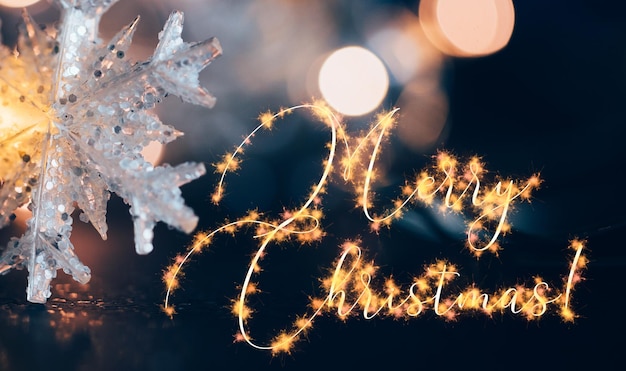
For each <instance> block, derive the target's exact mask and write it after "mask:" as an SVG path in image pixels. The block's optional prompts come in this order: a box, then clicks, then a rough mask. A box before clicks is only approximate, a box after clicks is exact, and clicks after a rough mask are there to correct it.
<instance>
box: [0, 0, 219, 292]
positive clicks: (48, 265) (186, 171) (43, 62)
mask: <svg viewBox="0 0 626 371" xmlns="http://www.w3.org/2000/svg"><path fill="white" fill-rule="evenodd" d="M115 2H116V0H56V1H55V3H56V4H57V5H59V6H60V7H61V9H62V19H61V22H60V26H59V29H58V30H56V32H54V33H55V35H54V36H52V35H51V34H52V33H53V32H50V33H49V32H47V31H46V30H42V29H40V27H38V26H37V25H36V24H35V23H34V22H33V21H32V19H31V18H30V17H29V16H28V15H27V14H26V13H25V14H24V24H23V27H22V29H21V34H20V37H19V40H18V46H17V52H15V51H13V50H9V49H8V48H6V47H1V48H0V182H1V183H0V226H4V225H6V224H7V223H9V221H10V220H11V216H12V213H13V211H14V210H15V209H16V208H17V207H20V206H22V205H24V204H27V203H29V202H30V206H29V207H30V209H31V210H32V217H31V218H30V219H29V220H28V222H27V229H26V232H25V233H24V235H23V236H21V237H20V238H19V239H18V238H14V239H13V240H11V241H10V242H9V244H8V246H7V247H6V249H5V250H4V251H3V253H2V255H1V256H0V273H3V272H7V271H9V270H10V269H11V268H23V267H26V268H27V269H28V271H29V280H28V288H27V299H28V300H29V301H32V302H39V303H43V302H45V301H46V299H47V298H48V297H49V296H50V281H51V280H52V279H53V278H54V277H56V271H57V270H58V269H63V271H64V272H66V273H67V274H71V275H72V276H73V278H74V279H75V280H76V281H78V282H81V283H85V282H87V281H89V279H90V270H89V268H88V267H86V266H85V265H83V264H82V263H81V262H80V261H79V259H78V258H77V256H76V254H75V253H74V247H73V246H72V244H71V242H70V233H71V230H72V222H73V221H72V216H71V215H72V212H73V211H74V209H75V208H79V209H80V210H82V213H81V214H80V219H81V220H83V221H87V220H89V221H90V222H91V224H92V225H93V226H94V227H95V228H96V229H97V230H98V232H99V233H100V235H101V236H102V238H106V233H107V224H106V207H107V202H108V200H109V195H110V192H114V193H116V194H117V195H119V196H120V197H122V198H123V199H124V201H125V202H126V203H128V204H129V205H130V206H131V207H130V213H131V214H132V217H133V222H134V232H135V248H136V250H137V252H138V253H139V254H147V253H149V252H150V251H151V250H152V248H153V246H152V237H153V232H152V231H153V227H154V225H155V223H156V222H158V221H163V222H165V223H167V224H169V225H171V226H174V227H176V228H178V229H180V230H182V231H185V232H191V231H192V230H193V229H194V228H195V226H196V223H197V217H196V216H195V215H194V213H193V211H192V210H191V209H190V208H188V207H187V206H185V204H184V200H183V198H182V197H181V191H180V189H179V187H180V186H181V185H183V184H185V183H187V182H189V181H191V180H194V179H196V178H198V177H199V176H201V175H202V174H204V172H205V169H204V167H203V165H201V164H193V163H185V164H182V165H179V166H176V167H171V166H168V165H164V166H158V167H154V166H152V165H151V164H150V163H148V162H147V161H146V160H144V158H143V157H142V155H141V150H142V149H143V148H144V147H145V146H146V145H147V144H148V143H150V142H151V141H159V142H161V143H167V142H170V141H172V140H174V139H175V138H176V137H178V136H179V135H181V133H180V132H178V131H176V130H175V129H174V128H172V127H170V126H167V125H164V124H163V123H161V121H160V120H159V118H158V117H157V116H156V115H154V114H153V113H151V112H150V111H151V109H152V108H153V107H154V106H155V104H157V103H158V102H160V101H161V100H162V99H163V98H164V97H165V96H167V94H174V95H177V96H179V97H180V98H182V100H183V101H186V102H190V103H194V104H200V105H204V106H209V107H210V106H212V105H213V104H214V98H213V97H212V96H211V95H210V94H209V93H208V92H207V91H206V90H204V89H203V88H202V87H201V86H200V85H199V82H198V73H199V72H200V71H201V70H202V69H204V68H205V67H206V66H207V65H208V64H209V63H210V62H211V61H212V60H213V59H214V58H216V57H217V56H218V55H219V54H220V53H221V48H220V45H219V43H218V41H217V40H216V39H214V38H212V39H209V40H206V41H204V42H198V43H185V42H183V40H182V39H181V32H182V23H183V15H182V13H179V12H174V13H172V15H171V16H170V17H169V19H168V20H167V23H166V24H165V26H164V29H163V31H162V32H161V33H160V34H159V43H158V45H157V47H156V50H155V51H154V54H153V56H152V57H151V58H150V59H148V60H147V61H145V62H138V63H133V62H131V61H129V60H128V58H127V56H126V52H127V49H128V47H129V46H130V44H131V39H132V36H133V33H134V31H135V26H136V25H137V21H138V19H135V20H134V21H133V22H132V23H130V24H129V25H128V26H127V27H125V28H124V29H122V30H121V31H120V32H119V33H118V34H117V35H116V36H115V37H113V39H112V40H110V41H109V42H103V41H102V40H100V39H99V37H98V26H99V23H100V19H101V16H102V15H103V13H105V12H106V11H107V10H108V9H109V8H110V7H111V5H113V4H114V3H115Z"/></svg>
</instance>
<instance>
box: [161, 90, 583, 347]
mask: <svg viewBox="0 0 626 371" xmlns="http://www.w3.org/2000/svg"><path fill="white" fill-rule="evenodd" d="M298 109H307V110H309V111H311V112H312V113H313V115H314V116H315V117H316V118H317V119H318V120H319V121H320V122H321V123H323V124H324V125H325V126H326V127H327V129H328V130H329V131H330V143H328V145H327V149H328V155H327V157H326V159H325V160H324V161H323V162H322V172H321V176H320V178H319V180H318V181H317V182H316V183H315V184H313V186H312V187H311V193H310V194H309V196H308V197H307V198H306V200H305V201H304V202H303V203H302V205H301V206H300V207H297V208H294V209H286V210H284V211H283V212H282V213H281V214H280V215H278V216H277V217H275V218H270V217H267V216H264V215H263V214H262V213H261V212H260V211H257V210H252V211H249V212H248V213H247V214H246V215H244V216H243V217H241V218H240V219H237V220H235V221H231V222H225V223H224V224H223V225H222V226H220V227H218V228H216V229H214V230H213V231H211V232H200V233H198V234H197V236H196V238H195V239H194V241H193V243H192V245H191V246H190V247H189V250H188V252H187V254H186V255H184V256H177V257H176V258H175V259H174V260H173V262H172V264H171V265H170V266H169V267H168V268H167V269H166V270H165V272H164V273H163V281H164V283H165V285H166V287H167V294H166V297H165V303H164V306H163V310H164V311H165V313H166V314H168V315H170V316H171V315H173V313H175V311H174V308H173V307H172V305H171V304H170V296H171V294H172V293H173V292H174V291H175V289H177V288H178V286H179V281H178V278H179V277H181V276H182V275H183V267H184V266H185V264H186V263H187V262H188V261H189V259H190V258H191V257H192V255H194V254H197V253H199V252H201V251H204V250H206V248H207V247H208V246H210V245H211V242H212V238H213V236H215V235H216V234H218V233H223V234H231V235H235V234H237V233H245V230H253V231H254V238H255V239H257V240H258V243H259V246H258V249H257V251H256V252H255V253H254V254H253V255H252V258H251V261H250V264H249V266H248V270H247V273H246V275H245V278H244V279H243V282H242V284H241V286H240V287H239V289H240V294H239V297H238V298H237V299H233V300H232V305H231V313H232V314H233V315H234V316H235V317H237V320H238V324H239V329H238V332H237V333H236V335H235V341H236V342H246V343H247V344H249V345H250V346H252V347H254V348H256V349H261V350H268V351H270V352H271V353H272V354H273V355H277V354H281V353H286V354H289V353H290V352H292V351H293V348H294V344H295V343H296V341H297V340H299V339H300V338H301V337H302V335H306V334H307V333H308V332H309V331H310V329H311V327H312V325H313V321H314V319H315V318H316V317H318V316H322V315H332V316H335V317H337V318H339V319H340V320H346V319H348V318H352V317H362V318H364V319H366V320H369V319H373V318H376V317H378V318H380V317H390V318H394V319H399V318H403V319H411V318H414V317H419V316H421V315H422V314H425V313H429V314H431V315H434V316H436V317H439V318H441V319H443V320H445V321H455V320H457V319H458V318H460V317H461V316H462V315H478V314H482V315H486V316H488V317H492V316H494V315H497V314H505V313H508V314H510V315H516V316H520V317H522V318H525V319H526V320H538V319H539V318H540V317H542V316H544V315H546V314H548V313H551V314H556V315H558V316H560V317H561V319H562V320H563V321H566V322H568V321H573V320H574V319H575V318H576V315H575V313H574V311H573V310H572V308H571V301H572V300H571V299H572V293H573V292H574V289H575V286H576V285H577V284H578V283H579V282H581V281H582V280H583V278H582V271H583V270H584V269H585V268H586V264H587V258H586V257H585V256H584V255H583V250H584V247H585V241H581V240H573V241H571V243H570V249H571V250H573V252H571V263H570V265H569V274H568V275H566V276H563V279H562V281H561V282H558V283H557V284H551V283H548V282H546V281H544V280H543V279H542V278H540V277H538V276H537V277H533V278H532V280H528V281H527V283H526V284H516V285H514V286H509V287H506V286H505V287H503V288H497V289H495V290H489V291H488V290H484V289H481V288H479V287H478V286H477V285H476V284H475V283H471V282H470V284H469V285H467V284H466V285H465V288H463V284H461V285H459V284H457V282H458V281H459V280H460V278H461V277H464V276H463V275H462V270H461V269H460V268H458V267H457V266H455V265H454V264H452V263H451V262H449V261H447V260H443V259H442V260H437V261H435V262H433V263H431V264H427V265H426V266H425V267H424V269H423V272H422V273H421V274H420V275H417V276H414V277H412V279H411V280H409V283H408V284H406V283H405V284H404V285H403V284H402V283H401V282H397V281H395V280H394V279H393V278H392V277H380V276H379V275H378V267H377V266H376V265H375V263H374V262H373V261H371V260H366V259H365V258H364V256H365V253H364V248H362V247H361V246H360V245H361V242H360V241H358V240H346V241H345V242H344V243H343V244H342V245H341V247H340V254H339V257H338V258H337V259H336V260H335V261H334V263H333V264H332V269H329V270H327V272H328V274H327V275H326V276H323V277H321V279H320V280H319V282H320V290H321V292H322V293H323V294H322V296H319V295H318V296H316V297H310V301H309V304H308V305H307V309H306V310H307V312H306V314H304V315H297V314H295V320H294V322H293V323H292V325H291V326H290V327H289V328H290V329H285V330H281V331H278V332H277V333H276V335H275V336H274V337H273V338H271V339H268V340H266V341H265V342H259V341H257V340H256V339H253V337H252V336H251V332H250V330H249V319H250V318H251V317H253V316H254V317H258V316H260V315H262V313H261V311H260V310H258V309H255V308H252V307H250V305H249V303H250V302H251V300H250V298H252V297H255V296H256V295H259V294H261V292H262V291H261V290H260V289H259V287H262V285H260V284H259V278H260V276H262V275H263V269H262V268H261V265H262V263H263V260H264V258H265V257H266V256H267V254H268V251H269V250H268V249H269V248H270V246H274V245H280V244H281V243H283V242H286V241H292V242H293V241H297V242H299V243H300V244H302V245H306V244H308V243H311V242H313V241H319V240H322V239H323V238H324V236H325V233H324V232H323V230H322V220H323V213H322V210H321V207H320V205H321V203H322V195H323V194H324V193H325V191H326V189H327V187H326V185H327V184H328V182H330V180H331V179H333V178H332V176H333V175H335V176H339V177H342V178H343V180H345V181H347V182H349V183H350V184H351V185H352V186H353V187H354V191H355V193H356V200H355V201H356V205H357V206H358V207H359V208H361V209H362V211H363V213H364V215H365V216H366V218H367V219H368V220H369V222H370V225H371V229H372V231H374V232H377V231H378V230H379V229H380V228H382V227H387V226H389V225H390V224H391V223H392V221H393V220H396V219H398V218H400V217H402V215H403V212H404V210H405V209H406V208H408V207H409V206H410V205H411V204H414V203H419V204H422V205H434V204H436V205H437V206H438V208H439V210H441V211H442V212H454V213H463V214H466V215H468V216H471V217H470V218H469V220H471V221H470V222H469V223H468V225H467V239H466V245H467V247H468V248H469V251H470V252H471V253H473V254H474V255H475V256H476V257H477V258H478V257H480V256H481V255H482V254H489V253H491V254H494V255H497V254H499V252H500V251H501V250H502V247H501V245H500V242H499V240H500V239H501V237H502V236H504V235H505V234H506V233H509V232H510V231H511V226H510V222H509V221H508V215H509V213H510V212H511V210H512V207H513V206H514V204H515V203H517V202H524V201H529V200H530V199H531V197H532V192H533V191H534V190H535V189H537V188H538V187H539V186H540V184H541V180H540V178H539V175H538V174H535V175H532V176H530V177H529V178H528V179H524V180H515V179H505V178H498V177H493V176H489V172H488V171H487V170H486V168H485V164H484V163H483V162H482V161H481V159H480V158H478V157H472V158H469V159H467V160H464V161H463V160H460V159H458V158H456V157H455V156H453V155H451V154H449V153H446V152H439V153H438V154H437V155H436V156H434V164H433V166H431V167H429V168H426V169H423V170H422V171H420V172H418V173H417V175H416V176H415V177H414V178H413V179H411V180H407V181H406V183H405V184H404V185H403V186H402V187H400V189H399V194H400V196H399V197H398V198H397V199H392V200H389V201H388V203H389V204H390V205H391V206H388V207H387V208H382V209H381V211H374V204H375V202H374V197H373V196H372V193H373V192H372V189H373V187H374V185H375V183H376V179H377V175H378V174H377V171H376V166H375V165H376V159H377V157H378V155H379V154H380V151H381V150H382V146H383V145H384V144H385V143H386V142H387V139H388V137H389V135H390V132H391V131H392V129H393V128H394V127H395V126H396V119H395V114H396V112H397V109H396V110H392V111H389V112H383V113H381V114H379V115H377V117H376V119H375V121H374V123H373V125H372V126H371V127H370V128H369V129H368V130H366V131H364V132H362V133H357V135H355V136H350V135H348V133H347V132H346V130H345V128H344V126H343V125H342V124H341V123H340V122H339V121H338V119H337V115H335V114H334V113H333V111H332V110H331V109H330V108H328V107H327V106H326V105H324V104H323V103H319V102H318V103H315V104H303V105H300V106H296V107H291V108H286V109H283V110H281V111H280V112H278V113H276V114H272V113H270V112H267V113H263V114H261V115H260V116H259V120H260V121H261V123H260V125H258V126H257V127H256V128H255V129H254V130H253V131H252V132H251V133H250V134H249V135H248V136H247V137H246V138H244V140H243V141H242V142H241V144H239V146H237V147H236V148H235V149H234V151H232V152H230V153H227V154H226V155H225V156H224V157H223V158H222V160H221V161H220V162H218V163H217V164H214V166H215V168H216V171H217V172H218V173H220V174H221V178H220V181H219V183H218V186H217V187H216V190H215V194H214V196H213V199H214V201H215V202H219V200H221V198H222V196H223V195H224V191H225V189H224V188H225V185H224V184H225V183H224V179H225V176H226V174H227V173H229V172H232V171H234V170H236V169H237V168H239V165H240V162H239V160H238V157H239V156H240V155H241V154H242V153H243V152H244V148H245V147H246V146H249V145H250V143H251V139H252V138H253V137H254V136H255V135H256V134H257V133H258V132H259V131H260V130H261V129H270V128H272V127H274V126H275V125H276V121H277V120H278V119H279V118H283V117H284V116H285V115H287V114H289V113H292V112H293V111H295V110H298ZM339 147H342V149H343V151H340V149H339ZM336 159H338V160H337V161H336ZM335 172H336V174H335ZM250 227H252V228H250Z"/></svg>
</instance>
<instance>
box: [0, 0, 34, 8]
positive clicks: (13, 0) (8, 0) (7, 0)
mask: <svg viewBox="0 0 626 371" xmlns="http://www.w3.org/2000/svg"><path fill="white" fill-rule="evenodd" d="M39 1H40V0H0V6H8V7H10V8H24V7H26V6H29V5H33V4H34V3H38V2H39Z"/></svg>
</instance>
